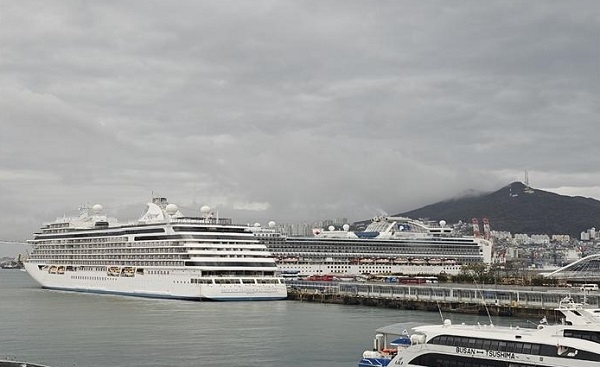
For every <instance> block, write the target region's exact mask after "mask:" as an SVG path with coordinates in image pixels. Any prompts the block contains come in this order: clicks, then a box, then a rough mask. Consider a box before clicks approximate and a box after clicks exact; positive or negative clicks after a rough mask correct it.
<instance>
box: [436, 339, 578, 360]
mask: <svg viewBox="0 0 600 367" xmlns="http://www.w3.org/2000/svg"><path fill="white" fill-rule="evenodd" d="M565 336H566V335H565ZM428 343H430V344H438V345H448V346H454V347H467V348H474V349H484V350H495V351H499V352H514V353H519V354H533V355H537V354H540V349H541V348H540V345H539V344H531V343H522V342H512V341H500V340H489V339H481V338H465V337H460V336H453V335H439V336H436V337H435V338H433V339H431V340H430V341H429V342H428ZM546 354H548V352H546Z"/></svg>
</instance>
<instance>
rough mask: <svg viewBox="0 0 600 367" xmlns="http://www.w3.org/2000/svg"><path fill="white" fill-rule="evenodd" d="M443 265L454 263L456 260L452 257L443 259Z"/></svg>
mask: <svg viewBox="0 0 600 367" xmlns="http://www.w3.org/2000/svg"><path fill="white" fill-rule="evenodd" d="M444 264H445V265H456V260H454V259H446V260H444Z"/></svg>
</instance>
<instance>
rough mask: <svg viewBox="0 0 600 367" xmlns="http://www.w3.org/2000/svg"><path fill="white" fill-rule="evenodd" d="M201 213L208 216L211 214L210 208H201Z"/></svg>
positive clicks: (205, 206)
mask: <svg viewBox="0 0 600 367" xmlns="http://www.w3.org/2000/svg"><path fill="white" fill-rule="evenodd" d="M200 211H201V212H202V213H204V214H208V213H210V206H207V205H204V206H203V207H202V208H200Z"/></svg>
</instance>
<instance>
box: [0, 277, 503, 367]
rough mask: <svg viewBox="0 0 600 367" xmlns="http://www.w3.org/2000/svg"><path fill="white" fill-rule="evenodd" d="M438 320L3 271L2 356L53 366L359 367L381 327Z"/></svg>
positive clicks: (456, 318)
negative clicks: (104, 287)
mask: <svg viewBox="0 0 600 367" xmlns="http://www.w3.org/2000/svg"><path fill="white" fill-rule="evenodd" d="M444 317H448V318H451V319H452V320H453V322H468V323H471V322H478V321H479V322H481V323H488V322H489V320H488V319H487V317H481V316H469V315H456V314H455V315H444ZM493 321H494V323H496V324H498V323H507V322H510V320H509V319H502V320H500V319H497V318H495V319H493ZM440 322H441V319H440V314H438V313H436V312H424V311H409V310H400V309H385V308H374V307H365V306H346V305H332V304H320V303H306V302H298V301H275V302H191V301H177V300H156V299H148V298H136V297H125V296H112V295H97V294H86V293H74V292H60V291H50V290H44V289H41V288H40V287H39V286H38V284H37V283H35V282H34V281H33V280H32V279H31V278H30V277H29V276H28V275H27V273H25V272H22V271H19V270H0V359H2V358H14V359H17V360H25V361H29V362H34V363H43V364H47V365H49V366H51V367H74V366H77V367H105V366H127V367H137V366H140V367H141V366H144V367H165V366H184V367H185V366H213V367H217V366H223V367H225V366H227V367H248V366H262V367H282V366H285V367H320V366H323V367H353V366H356V365H357V361H358V360H359V359H360V356H361V355H362V352H363V351H364V350H365V349H369V348H371V346H372V339H373V336H374V331H375V329H376V328H379V327H381V326H385V325H388V324H392V323H406V324H407V325H409V324H410V325H414V324H415V323H419V324H420V323H423V324H425V323H440Z"/></svg>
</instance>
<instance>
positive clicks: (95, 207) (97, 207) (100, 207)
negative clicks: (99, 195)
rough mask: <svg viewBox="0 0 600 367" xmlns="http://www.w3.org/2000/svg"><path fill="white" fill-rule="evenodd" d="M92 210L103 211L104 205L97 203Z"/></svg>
mask: <svg viewBox="0 0 600 367" xmlns="http://www.w3.org/2000/svg"><path fill="white" fill-rule="evenodd" d="M92 210H93V211H94V213H96V214H98V213H100V212H101V211H102V205H100V204H96V205H94V206H93V207H92Z"/></svg>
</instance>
